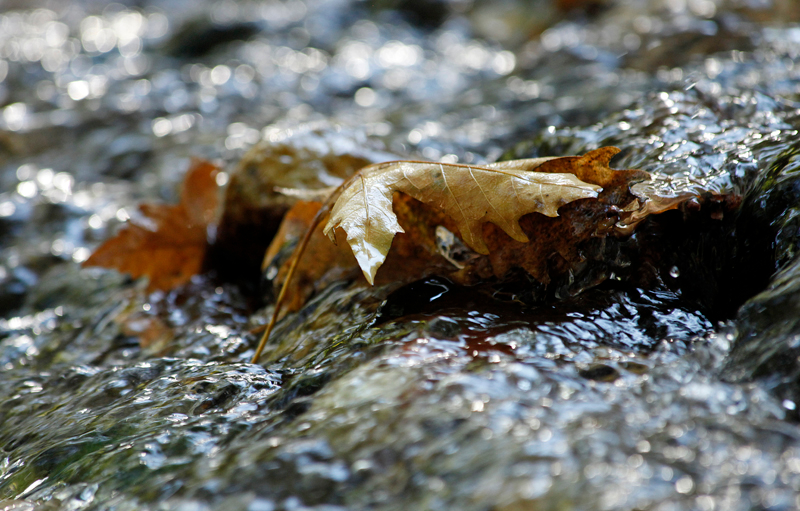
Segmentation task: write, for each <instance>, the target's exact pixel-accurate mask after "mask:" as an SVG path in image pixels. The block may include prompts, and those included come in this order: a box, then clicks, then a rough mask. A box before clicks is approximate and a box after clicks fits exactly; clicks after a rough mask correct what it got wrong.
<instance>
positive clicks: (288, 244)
mask: <svg viewBox="0 0 800 511" xmlns="http://www.w3.org/2000/svg"><path fill="white" fill-rule="evenodd" d="M321 206H322V203H320V202H307V201H299V202H297V203H296V204H295V205H294V206H292V208H291V209H289V211H288V212H287V213H286V215H285V216H284V217H283V222H281V225H280V227H279V228H278V232H277V233H276V234H275V237H274V238H273V239H272V243H271V244H270V246H269V248H268V249H267V253H266V255H265V256H264V264H263V270H264V271H266V273H267V277H268V278H271V277H272V275H270V272H273V271H276V270H275V268H278V270H277V275H275V276H274V278H272V283H273V287H275V288H280V286H281V285H283V282H284V280H285V279H286V274H287V272H288V265H287V264H285V263H287V261H288V258H289V257H290V256H291V254H292V252H293V251H294V247H295V246H296V245H297V243H298V242H299V241H300V239H301V238H302V237H303V235H304V234H305V232H306V231H307V230H308V229H309V228H310V227H311V225H312V221H313V219H314V216H315V215H316V214H317V211H319V208H320V207H321ZM318 227H319V226H318ZM355 265H356V263H355V259H354V258H353V253H352V252H351V251H350V248H349V247H348V246H347V245H346V244H344V243H340V244H336V245H334V244H332V243H331V242H330V240H328V238H327V237H326V236H325V235H323V234H322V228H321V227H319V228H318V229H317V232H315V233H314V234H313V235H312V236H311V239H310V240H309V242H308V245H307V246H306V249H305V256H304V257H303V258H302V259H301V260H300V261H299V262H298V266H297V269H296V270H295V272H296V273H295V276H294V278H293V279H292V282H291V285H290V286H289V288H288V289H287V291H286V296H285V297H284V301H285V303H286V309H287V310H289V311H295V310H298V309H300V307H302V306H303V304H304V303H305V302H306V300H307V299H308V298H309V297H310V296H311V295H312V294H313V293H314V292H315V291H318V290H320V289H323V288H325V287H326V286H327V285H328V284H330V283H331V282H332V281H334V280H338V279H340V278H341V277H342V275H343V274H347V273H350V272H351V271H352V270H353V269H354V267H355Z"/></svg>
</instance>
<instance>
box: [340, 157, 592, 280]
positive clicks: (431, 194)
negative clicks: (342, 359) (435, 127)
mask: <svg viewBox="0 0 800 511" xmlns="http://www.w3.org/2000/svg"><path fill="white" fill-rule="evenodd" d="M587 156H588V155H587ZM554 160H558V158H556V159H552V158H536V159H529V160H515V161H506V162H500V163H496V164H490V165H483V166H474V165H456V164H446V163H431V162H413V161H398V162H388V163H380V164H375V165H371V166H369V167H366V168H364V169H363V170H361V171H360V172H359V173H358V174H357V175H355V176H354V177H353V178H352V179H350V181H348V182H347V183H346V184H345V185H344V187H343V189H342V191H341V194H340V195H339V197H338V199H337V200H336V202H335V204H334V206H333V209H332V211H331V216H330V219H329V221H328V223H327V225H326V226H325V231H324V232H325V234H327V235H328V236H329V237H330V238H331V239H332V240H333V239H334V237H333V236H334V230H335V229H336V228H337V227H341V228H343V229H344V231H345V232H346V233H347V242H348V243H349V244H350V246H351V248H352V250H353V253H354V254H355V256H356V259H357V260H358V263H359V266H361V269H362V271H363V272H364V276H365V277H366V278H367V280H368V281H369V282H370V283H372V282H373V281H374V279H375V273H376V272H377V270H378V268H379V267H380V266H381V264H383V261H384V260H385V259H386V255H387V253H388V252H389V248H390V247H391V244H392V240H393V239H394V236H395V234H396V233H400V232H404V231H403V228H402V227H401V226H400V224H399V223H398V221H397V216H396V215H395V213H394V212H393V211H392V195H393V194H394V193H395V192H403V193H405V194H407V195H409V196H411V197H413V198H414V199H417V200H419V201H421V202H423V203H425V204H428V205H430V206H433V207H435V208H437V209H440V210H441V211H443V212H444V213H446V214H447V215H449V216H450V217H451V218H452V219H453V220H454V221H455V224H456V228H457V229H458V231H459V233H460V235H461V238H462V240H463V241H464V243H465V244H466V245H467V246H469V247H470V248H472V249H473V250H475V251H476V252H478V253H480V254H488V253H489V248H488V247H487V246H486V243H485V242H484V240H483V234H482V228H483V224H485V223H487V222H491V223H493V224H495V225H497V226H498V227H499V228H500V229H502V230H503V231H504V232H506V233H507V234H508V235H509V236H511V237H512V238H513V239H515V240H517V241H520V242H527V241H528V237H527V236H526V235H525V233H524V232H523V231H522V230H521V229H520V226H519V223H518V222H519V219H520V217H522V216H523V215H526V214H528V213H534V212H538V213H542V214H544V215H547V216H558V212H557V211H558V208H559V207H561V206H563V205H564V204H568V203H570V202H572V201H575V200H578V199H585V198H594V197H597V194H598V193H599V192H600V191H601V190H602V188H601V187H600V186H597V185H592V184H588V183H585V182H583V181H581V180H579V179H578V178H577V177H575V175H574V172H573V173H569V170H565V171H564V173H561V174H555V173H543V172H538V170H539V168H540V167H542V166H543V165H546V164H548V163H549V162H551V161H554ZM577 161H578V162H582V161H584V160H583V159H577ZM535 170H536V171H535Z"/></svg>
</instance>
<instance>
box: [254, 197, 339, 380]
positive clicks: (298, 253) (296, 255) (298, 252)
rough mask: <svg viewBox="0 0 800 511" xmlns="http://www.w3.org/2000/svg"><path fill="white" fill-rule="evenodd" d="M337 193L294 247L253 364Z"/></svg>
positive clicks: (324, 204)
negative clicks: (296, 271)
mask: <svg viewBox="0 0 800 511" xmlns="http://www.w3.org/2000/svg"><path fill="white" fill-rule="evenodd" d="M335 195H336V193H335V192H334V193H333V194H331V197H329V198H328V200H326V201H325V203H323V204H322V207H320V208H319V211H317V214H316V215H314V218H313V219H312V220H311V225H310V226H309V227H308V229H307V230H306V233H305V235H303V239H302V240H301V241H300V244H299V245H297V247H295V249H294V252H292V264H291V265H289V271H288V272H287V273H286V279H285V280H284V281H283V284H282V285H281V291H280V293H278V298H277V300H275V310H274V311H272V317H271V318H270V320H269V324H267V329H266V330H264V334H263V335H262V336H261V340H260V341H259V343H258V347H257V348H256V352H255V354H254V355H253V358H252V359H250V363H251V364H257V363H258V359H259V358H261V352H262V351H264V347H265V346H266V345H267V339H269V334H270V333H272V330H273V328H275V323H277V322H278V314H280V312H281V305H283V297H284V296H285V295H286V290H287V289H289V283H290V282H291V280H292V277H293V276H294V273H295V270H296V269H297V264H298V263H299V262H300V257H302V255H303V252H305V250H306V246H308V242H309V240H311V236H312V235H313V234H314V231H315V230H316V229H317V227H318V226H319V224H320V223H321V222H322V219H323V218H324V217H325V215H327V214H328V213H329V212H330V210H331V203H332V201H331V200H330V199H331V198H332V197H333V196H335Z"/></svg>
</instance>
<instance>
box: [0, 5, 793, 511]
mask: <svg viewBox="0 0 800 511" xmlns="http://www.w3.org/2000/svg"><path fill="white" fill-rule="evenodd" d="M798 61H800V8H799V7H798V6H797V5H796V3H795V2H794V1H792V0H771V1H770V0H765V1H755V0H697V1H679V0H636V1H632V2H615V1H613V0H606V1H591V0H587V1H572V2H569V1H566V0H563V1H555V0H536V1H533V2H521V1H520V2H516V1H513V0H508V1H505V0H504V1H502V2H490V1H488V0H487V1H483V0H474V1H472V0H468V1H455V0H453V1H445V0H441V1H439V0H425V1H422V2H403V1H390V0H387V1H383V2H374V3H368V4H367V3H363V2H357V1H348V0H320V1H313V2H312V1H307V2H304V1H301V0H287V1H278V0H263V1H256V0H252V1H233V0H228V1H223V2H212V1H185V0H162V1H141V2H122V3H113V4H110V3H107V2H100V1H91V0H85V1H77V0H75V1H46V0H41V1H25V2H21V1H15V0H0V367H2V374H3V376H2V382H1V383H0V509H14V510H18V509H19V510H22V509H25V510H33V509H48V510H49V509H71V510H84V509H85V510H94V509H98V510H100V509H103V510H105V509H109V510H110V509H114V510H133V509H180V510H187V511H188V510H204V509H231V510H233V509H237V510H238V509H248V510H252V511H272V510H301V509H319V510H334V509H386V510H394V509H397V510H401V509H403V510H405V509H442V510H446V509H470V510H473V509H474V510H508V511H511V510H522V509H620V510H622V509H658V510H672V509H697V510H703V511H711V510H715V509H716V510H739V509H741V510H745V509H775V510H783V509H786V510H788V509H796V508H798V507H800V500H798V495H800V429H799V428H798V426H797V424H798V418H800V415H798V410H797V404H796V403H798V402H800V391H799V390H798V389H800V363H799V362H798V360H800V358H798V357H799V356H800V347H798V342H797V339H798V338H800V323H799V322H798V319H797V318H800V310H798V304H800V285H799V284H798V282H800V280H798V279H799V278H800V277H798V276H799V275H800V269H798V268H800V266H799V264H800V263H798V240H799V239H800V223H798V218H800V215H798V204H800V181H798V176H800V173H798V171H797V169H798V162H799V161H800V160H799V159H798V158H800V156H798V155H800V136H798V129H800V128H799V127H800V85H798V84H800V67H798V65H797V62H798ZM258 144H260V145H259V147H261V148H263V151H264V153H263V154H270V155H275V154H278V155H280V154H284V153H281V152H280V151H284V152H285V155H284V157H285V158H289V159H288V160H286V159H281V157H280V156H275V158H276V160H277V161H280V162H281V163H282V164H286V165H293V164H294V163H292V162H294V161H304V162H306V163H305V164H307V165H312V166H313V165H317V164H318V162H319V161H322V159H323V158H329V159H334V160H335V159H336V158H340V157H341V158H344V157H352V158H363V159H365V160H375V159H385V158H390V157H392V158H394V157H398V158H409V159H434V160H443V161H450V162H467V163H473V162H474V163H481V162H486V161H495V160H497V159H500V158H514V157H520V158H522V157H532V156H550V155H567V154H580V153H583V152H586V151H588V150H591V149H595V148H597V147H600V146H603V145H616V146H618V147H620V148H622V150H623V151H622V153H621V155H620V156H618V157H617V158H616V159H615V161H614V166H616V167H617V168H641V169H644V170H647V171H649V172H651V173H653V174H654V175H655V176H656V177H657V183H658V186H661V187H663V188H664V189H665V190H668V189H670V188H672V189H682V188H687V187H692V186H697V185H702V186H704V187H706V188H707V189H711V190H713V191H715V192H716V193H720V194H728V195H729V197H730V198H731V200H730V201H729V202H728V203H726V204H727V207H726V208H722V209H719V208H718V209H713V208H712V209H709V208H708V207H707V205H706V204H705V203H704V204H703V205H701V206H700V208H699V211H694V210H691V209H687V210H684V211H673V212H668V213H665V214H664V215H661V216H660V217H659V218H658V219H651V221H649V222H648V223H646V224H645V225H643V226H642V227H641V229H640V230H639V231H638V232H637V233H636V234H635V235H634V236H633V237H632V238H630V239H628V240H622V241H620V242H619V243H620V244H619V247H621V248H620V249H619V251H618V252H614V253H613V254H611V252H608V254H609V255H608V257H611V255H614V257H616V259H615V260H614V261H613V264H611V265H610V267H613V268H615V270H614V273H610V274H604V275H603V278H602V279H598V282H599V281H600V280H602V282H600V283H599V284H598V285H590V284H597V282H594V281H593V282H591V283H589V282H582V281H579V282H577V283H575V285H574V286H572V287H570V288H569V291H570V292H566V293H563V292H556V293H547V292H544V293H540V292H539V291H541V290H540V288H539V287H537V286H538V285H537V284H535V283H532V282H529V281H528V279H526V278H525V277H520V278H519V279H518V280H517V281H511V282H504V283H494V282H490V283H486V284H484V285H480V286H477V287H473V288H464V287H461V286H457V285H455V284H453V283H451V282H449V281H447V280H445V279H442V278H438V277H431V278H428V279H426V280H423V281H419V282H416V283H412V284H409V285H406V286H402V287H400V286H397V285H387V286H382V287H381V286H379V287H376V288H369V289H368V288H366V287H364V286H362V285H360V284H359V283H358V282H356V281H353V280H347V279H344V280H339V281H336V282H334V283H333V284H331V285H329V286H328V287H326V288H325V289H323V290H321V291H320V292H319V293H317V294H316V295H315V296H314V297H313V298H312V300H311V301H310V302H309V303H308V304H307V305H306V306H305V307H304V308H303V309H301V310H300V311H299V312H297V313H292V314H289V315H287V317H286V318H285V319H284V320H283V321H282V322H281V323H280V324H279V325H278V328H277V330H276V334H275V338H276V340H275V341H273V342H272V343H271V344H270V345H269V346H268V347H267V350H266V352H265V355H264V357H263V358H262V363H261V364H260V365H256V364H251V363H249V360H250V358H251V356H252V355H253V352H254V346H255V344H256V342H257V334H256V333H254V330H255V329H257V328H256V327H258V326H259V325H262V324H264V323H265V322H266V319H267V316H268V313H271V310H272V309H271V305H267V306H266V307H264V306H262V304H261V303H260V302H259V299H258V298H259V297H257V296H254V295H253V294H252V289H253V288H254V287H255V285H252V286H249V287H248V286H245V287H241V286H237V285H236V284H234V283H231V282H227V281H225V280H224V279H220V278H217V277H215V275H214V274H213V273H209V274H204V275H200V276H197V277H196V278H194V279H193V280H192V282H190V283H189V284H186V285H184V286H181V287H180V288H178V289H176V290H173V291H170V292H155V293H147V292H145V286H144V284H143V283H141V282H132V281H131V280H130V279H129V278H126V277H125V276H122V275H119V274H117V273H115V272H112V271H108V270H100V269H81V267H80V263H81V262H83V261H85V260H86V259H87V258H88V256H89V254H90V253H91V251H92V250H93V249H94V248H95V247H96V246H97V245H98V244H99V243H100V242H101V241H103V240H105V239H107V238H109V237H110V236H112V235H113V234H114V232H116V230H117V229H118V228H119V226H120V225H121V224H122V223H123V222H125V221H126V220H128V219H130V218H131V217H134V218H136V217H137V215H138V210H137V204H139V203H140V202H167V201H175V200H176V199H177V196H178V189H179V184H180V182H181V179H182V176H183V174H184V172H185V170H186V168H187V167H188V165H189V159H190V158H191V157H204V158H209V159H212V160H214V161H216V162H218V163H220V165H222V166H223V167H224V169H225V170H226V172H225V173H223V174H221V176H220V178H219V179H218V182H219V183H220V184H221V185H225V183H226V182H227V181H228V179H229V177H230V176H231V173H232V172H234V169H235V168H236V163H237V161H239V159H240V158H241V157H242V156H243V155H244V154H245V152H246V151H247V150H248V149H250V148H251V147H253V146H255V145H258ZM275 148H280V149H275ZM270 151H272V152H270ZM257 154H262V153H257ZM287 155H288V156H287ZM292 155H294V156H292ZM309 155H310V156H309ZM251 157H252V153H251ZM270 157H272V156H270ZM293 157H294V158H296V160H292V158H293ZM315 162H317V163H315ZM313 168H317V167H313ZM317 178H318V180H319V183H320V184H321V185H326V186H327V185H330V184H332V183H331V182H327V181H330V180H331V179H334V178H332V177H331V176H330V175H329V174H327V173H326V172H323V171H320V173H319V175H318V176H317ZM734 199H735V200H734ZM212 234H213V233H212ZM615 246H616V245H615ZM631 254H634V256H631ZM623 256H624V257H623ZM259 257H260V255H258V256H257V258H259ZM577 291H582V292H580V293H578V292H577Z"/></svg>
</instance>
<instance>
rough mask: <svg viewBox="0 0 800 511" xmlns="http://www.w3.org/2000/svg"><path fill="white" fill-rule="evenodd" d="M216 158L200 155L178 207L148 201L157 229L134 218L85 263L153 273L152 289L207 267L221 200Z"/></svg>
mask: <svg viewBox="0 0 800 511" xmlns="http://www.w3.org/2000/svg"><path fill="white" fill-rule="evenodd" d="M217 172H219V169H218V168H217V167H216V166H215V165H213V164H212V163H210V162H207V161H203V160H195V161H193V163H192V166H191V168H190V169H189V171H188V172H187V174H186V177H185V178H184V182H183V192H182V193H181V202H180V204H178V205H177V206H170V205H153V204H142V205H140V206H139V210H140V211H141V212H142V215H143V216H144V217H146V218H147V219H149V220H150V221H152V223H153V228H150V227H145V226H141V225H137V224H135V223H129V224H128V225H127V226H125V227H124V228H123V229H122V230H121V231H119V233H117V235H116V236H114V237H113V238H111V239H109V240H107V241H106V242H105V243H103V244H102V245H100V247H98V248H97V250H95V251H94V253H93V254H92V255H91V257H89V259H87V260H86V262H84V263H83V265H84V266H102V267H105V268H113V269H115V270H118V271H120V272H123V273H129V274H130V275H131V276H132V277H133V278H139V277H145V276H146V277H149V278H150V282H149V284H148V287H147V290H148V291H154V290H164V291H166V290H169V289H172V288H174V287H176V286H179V285H181V284H184V283H186V282H188V280H189V279H190V278H191V277H192V276H193V275H197V274H198V273H200V272H201V271H202V268H203V261H204V259H205V256H206V249H207V247H208V239H207V231H208V226H209V225H210V224H211V223H212V222H213V220H214V218H215V215H216V212H217V206H218V204H219V198H218V187H217V182H216V175H217Z"/></svg>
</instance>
